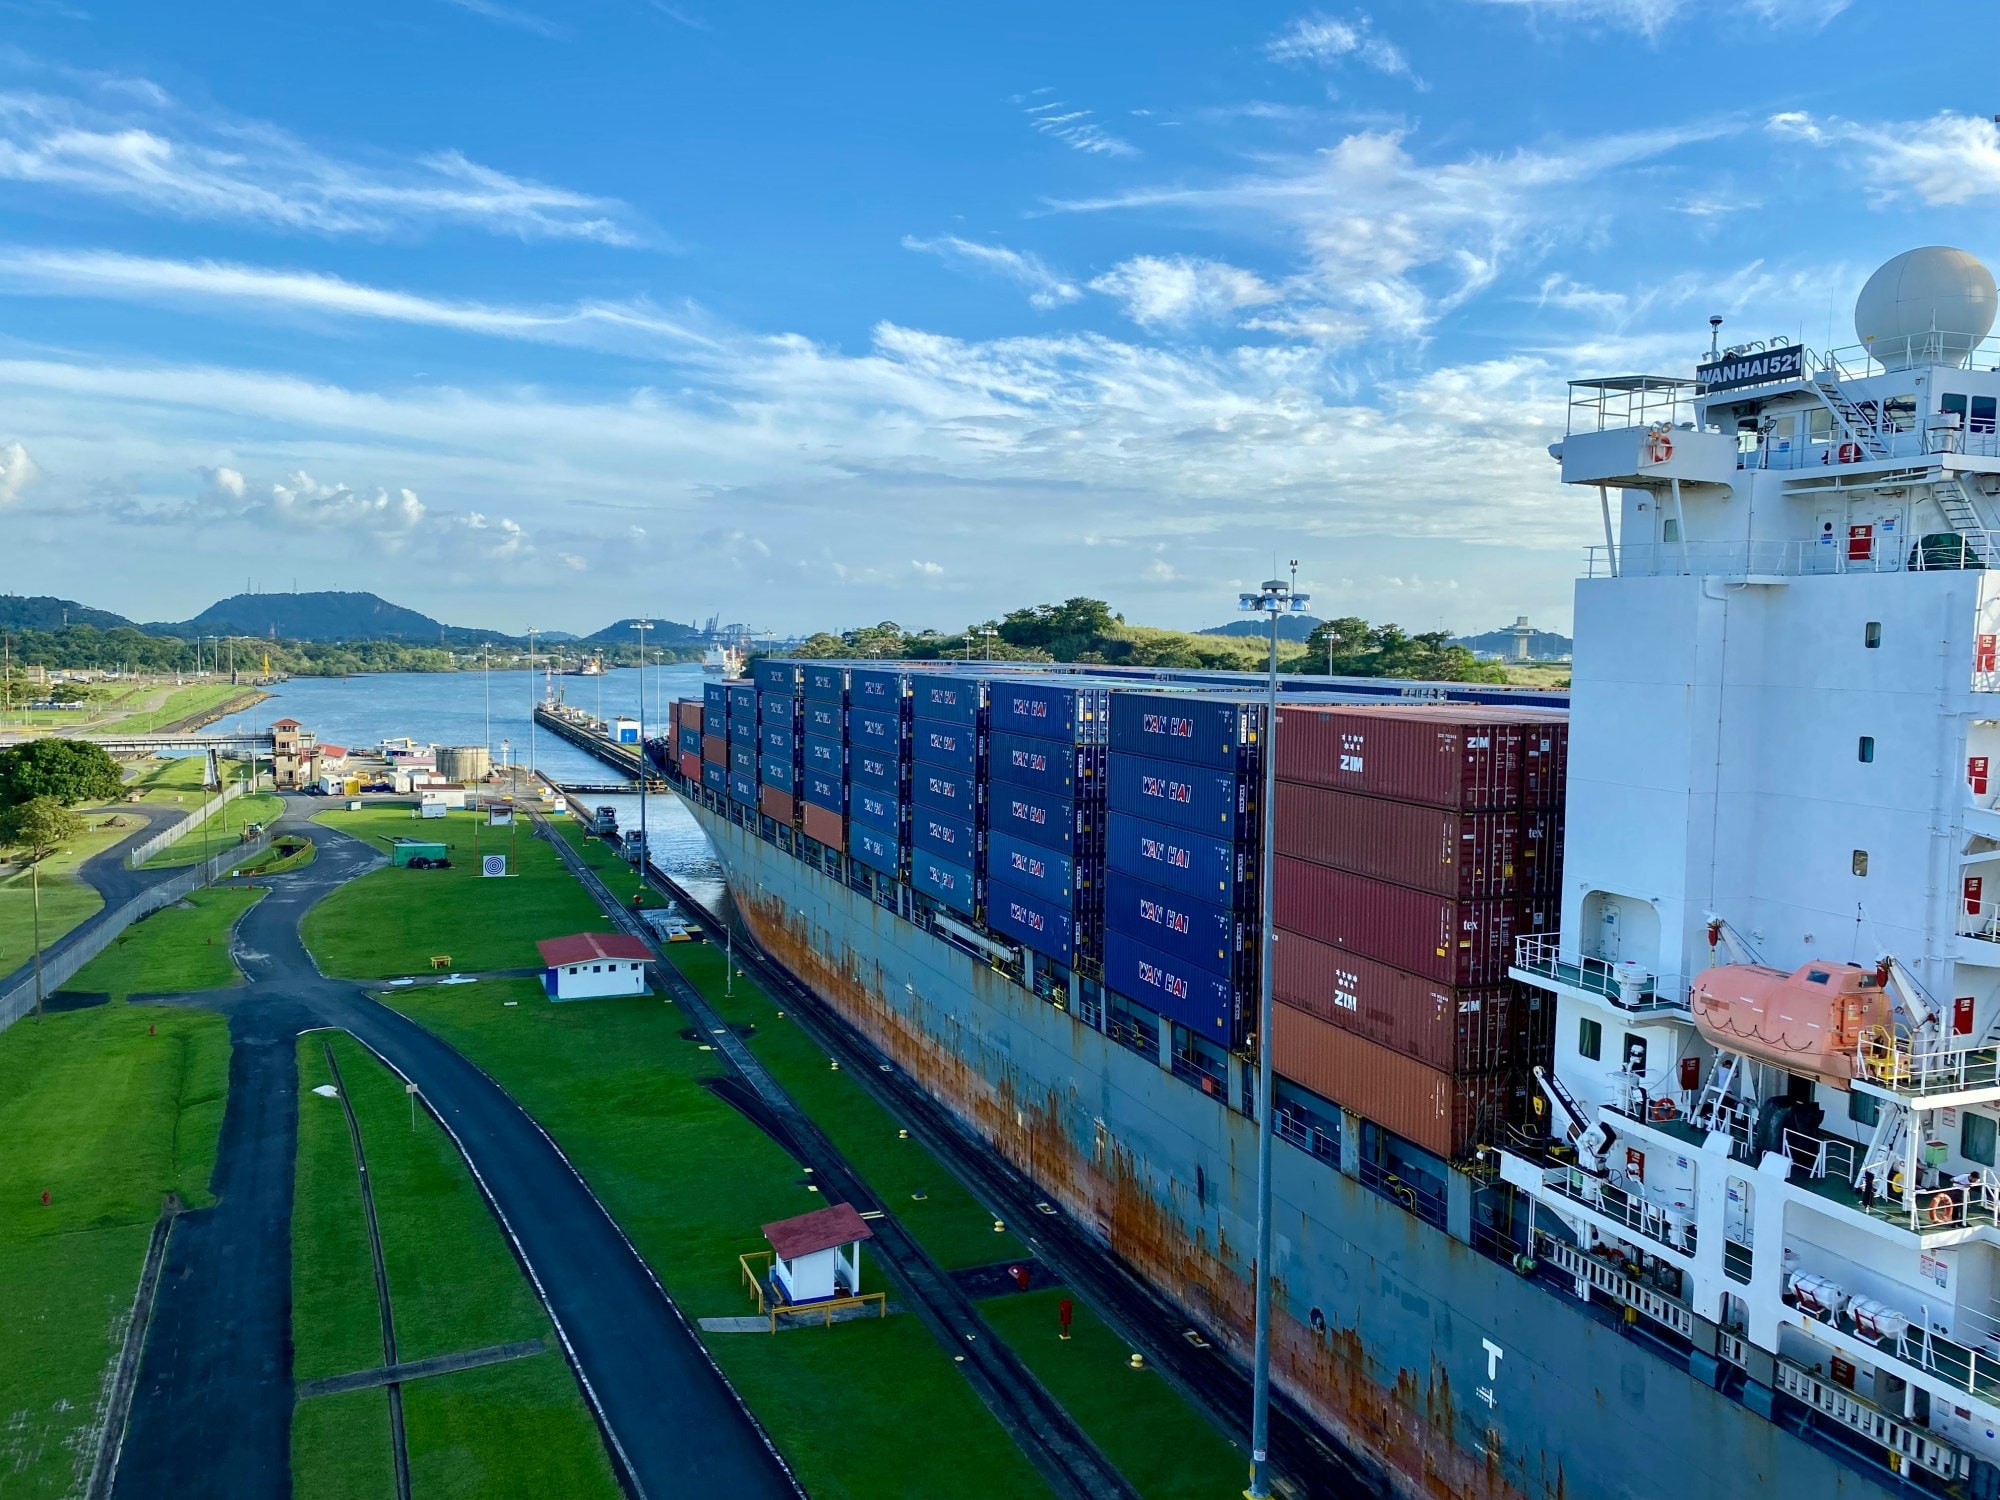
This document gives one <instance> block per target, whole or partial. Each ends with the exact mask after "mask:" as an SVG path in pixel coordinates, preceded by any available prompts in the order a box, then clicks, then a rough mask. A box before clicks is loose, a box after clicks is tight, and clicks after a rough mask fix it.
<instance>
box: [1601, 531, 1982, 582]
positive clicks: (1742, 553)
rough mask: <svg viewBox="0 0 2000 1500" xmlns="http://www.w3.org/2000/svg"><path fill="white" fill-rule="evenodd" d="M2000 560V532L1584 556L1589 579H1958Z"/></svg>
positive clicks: (1613, 550) (1604, 550)
mask: <svg viewBox="0 0 2000 1500" xmlns="http://www.w3.org/2000/svg"><path fill="white" fill-rule="evenodd" d="M1993 556H2000V532H1993V531H1989V530H1986V529H1985V528H1980V527H1973V528H1967V529H1964V530H1959V531H1939V532H1931V533H1926V534H1925V535H1924V536H1923V537H1922V538H1921V539H1919V540H1916V541H1911V540H1910V539H1909V538H1907V537H1906V538H1901V539H1890V540H1883V539H1880V538H1876V537H1874V536H1872V535H1871V536H1868V537H1859V536H1855V537H1849V536H1838V535H1833V536H1827V537H1824V538H1819V539H1815V538H1801V537H1792V538H1784V539H1780V538H1771V539H1769V540H1762V541H1702V542H1624V543H1621V544H1620V545H1618V546H1616V547H1612V546H1607V545H1605V544H1604V543H1602V542H1600V543H1598V544H1597V545H1596V546H1594V547H1586V548H1585V549H1584V576H1585V577H1586V578H1612V577H1625V578H1640V577H1643V578H1808V577H1819V576H1824V575H1831V574H1836V573H1955V572H1962V571H1964V570H1965V569H1967V568H1980V567H1984V566H1985V563H1984V562H1983V560H1982V559H1984V558H1987V557H1993Z"/></svg>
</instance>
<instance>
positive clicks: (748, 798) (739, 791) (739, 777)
mask: <svg viewBox="0 0 2000 1500" xmlns="http://www.w3.org/2000/svg"><path fill="white" fill-rule="evenodd" d="M729 797H730V800H731V801H733V802H741V803H742V804H743V805H744V806H745V807H755V806H756V805H757V778H756V777H755V776H745V775H743V774H742V773H741V772H740V771H731V772H730V773H729Z"/></svg>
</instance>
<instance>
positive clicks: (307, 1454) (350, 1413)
mask: <svg viewBox="0 0 2000 1500" xmlns="http://www.w3.org/2000/svg"><path fill="white" fill-rule="evenodd" d="M353 1170H354V1168H353V1163H352V1161H351V1160H350V1162H349V1164H348V1172H349V1174H350V1175H352V1173H353ZM364 1253H365V1252H364ZM373 1295H374V1294H373V1293H372V1292H371V1293H370V1296H373ZM407 1389H409V1388H408V1387H405V1390H407ZM408 1427H409V1421H408V1418H407V1416H406V1417H405V1419H404V1429H405V1432H406V1433H407V1431H408ZM395 1493H396V1459H395V1455H394V1453H393V1452H392V1451H391V1450H390V1447H389V1393H388V1392H387V1391H385V1390H382V1389H381V1388H380V1387H378V1388H376V1389H375V1390H372V1391H349V1392H348V1393H347V1394H346V1395H344V1396H315V1397H313V1398H312V1400H310V1401H301V1402H300V1403H299V1404H298V1405H297V1406H295V1407H293V1408H292V1497H293V1500H358V1497H361V1496H375V1495H383V1496H387V1495H393V1494H395Z"/></svg>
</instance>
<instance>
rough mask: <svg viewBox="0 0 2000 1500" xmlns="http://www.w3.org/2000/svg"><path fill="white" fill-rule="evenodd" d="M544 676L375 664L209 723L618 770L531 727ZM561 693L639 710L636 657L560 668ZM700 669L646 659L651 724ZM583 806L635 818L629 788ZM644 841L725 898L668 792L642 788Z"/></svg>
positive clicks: (280, 693) (696, 683)
mask: <svg viewBox="0 0 2000 1500" xmlns="http://www.w3.org/2000/svg"><path fill="white" fill-rule="evenodd" d="M545 682H546V679H545V678H544V677H543V676H542V674H540V673H530V672H519V671H515V672H492V673H486V672H381V673H372V674H368V675H365V676H359V677H295V678H293V679H292V680H291V681H289V682H285V683H281V684H279V685H278V686H277V687H275V688H272V689H270V690H269V691H270V694H271V696H270V697H269V698H268V699H266V700H265V701H264V702H262V703H259V704H258V705H257V706H256V707H254V708H251V709H247V710H245V711H244V712H243V713H239V714H232V715H231V716H230V717H229V718H226V719H224V720H222V721H221V722H220V723H219V724H217V725H216V726H214V727H215V728H217V729H222V730H230V729H242V730H257V729H263V728H265V727H267V726H268V725H269V724H270V723H271V721H272V720H274V719H282V718H287V717H290V718H294V719H297V720H298V721H299V722H300V723H301V724H303V725H305V726H306V728H308V729H310V730H312V731H313V732H314V733H315V734H317V735H318V736H319V738H320V740H321V742H322V743H324V744H334V745H345V746H346V747H347V748H348V749H350V750H370V749H373V748H374V747H375V746H377V745H379V744H380V743H381V742H382V741H383V740H385V739H395V738H400V737H403V736H408V737H409V738H410V739H413V740H415V741H417V743H418V744H432V745H485V746H486V747H487V748H488V749H490V750H491V751H492V753H493V758H494V760H495V761H499V760H501V759H503V758H505V759H506V760H509V761H511V762H513V763H514V764H517V765H532V766H533V767H534V768H535V769H537V770H541V771H545V772H547V773H548V774H549V775H550V776H552V777H553V778H554V779H555V780H557V781H559V782H571V781H575V782H607V781H616V780H618V779H619V777H618V773H617V772H615V771H613V770H612V769H611V768H610V767H609V766H607V765H605V764H604V763H603V762H601V761H599V760H598V759H597V758H596V757H594V756H592V755H589V754H587V753H585V752H584V751H582V750H579V749H577V748H576V747H575V746H574V745H571V744H569V743H568V742H567V741H565V740H559V739H557V738H556V737H555V736H554V735H553V734H550V733H549V732H548V731H547V730H545V729H538V728H535V727H534V726H533V724H532V721H531V719H530V717H529V715H530V710H531V709H532V707H533V705H534V703H535V702H536V701H537V700H538V699H539V698H540V697H541V694H542V690H543V687H544V685H545ZM555 685H556V687H557V689H558V691H560V692H561V693H562V694H563V695H564V696H565V697H566V698H567V699H568V701H569V702H571V703H573V704H575V705H576V706H577V707H579V708H582V709H586V710H588V711H589V712H591V713H593V714H598V713H602V714H616V713H625V714H629V715H631V716H632V717H634V718H638V717H641V715H640V712H639V710H640V703H639V690H640V673H639V671H638V669H637V668H633V667H620V668H613V669H611V670H609V671H607V672H605V673H604V675H603V676H601V677H558V678H557V679H555ZM701 686H702V672H701V668H700V667H699V666H698V665H696V664H694V663H682V664H677V665H674V666H661V667H649V668H647V669H646V672H645V692H646V705H645V708H646V712H645V714H644V716H643V717H644V721H645V725H646V732H647V734H649V735H661V734H665V733H666V732H667V705H668V704H669V703H670V702H672V701H673V700H674V699H676V698H699V697H701ZM584 800H585V801H587V803H588V804H589V805H590V806H591V807H593V808H594V807H598V806H600V805H602V806H609V807H614V808H616V809H617V811H618V826H619V827H620V828H624V829H633V828H637V827H639V826H640V807H639V801H640V799H639V798H638V797H637V796H629V797H628V796H609V795H607V796H590V797H587V798H585V799H584ZM645 803H646V807H645V828H646V834H647V841H648V843H649V844H650V846H651V848H652V851H653V863H654V864H655V865H657V866H658V867H659V868H660V869H661V870H662V871H664V872H665V873H666V874H667V875H669V876H671V877H672V878H673V879H674V880H675V881H677V882H678V883H679V884H681V885H682V886H684V887H685V888H686V889H687V891H688V892H689V894H691V895H692V896H694V897H695V898H696V899H697V900H699V901H701V902H703V903H704V904H706V905H710V906H716V905H717V904H718V903H720V902H722V901H723V900H724V887H723V882H722V867H721V866H720V865H719V864H718V863H717V862H716V858H715V851H714V850H713V849H712V848H710V847H709V843H708V839H707V836H706V835H704V834H703V833H702V831H701V826H700V825H699V824H698V823H696V822H695V820H694V818H693V817H692V816H691V815H690V814H689V813H688V810H687V808H686V807H685V806H683V805H682V803H681V800H680V798H678V797H676V796H673V795H671V794H662V795H658V796H649V797H647V798H646V799H645Z"/></svg>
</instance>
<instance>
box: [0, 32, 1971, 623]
mask: <svg viewBox="0 0 2000 1500" xmlns="http://www.w3.org/2000/svg"><path fill="white" fill-rule="evenodd" d="M0 23H4V24H0V203H4V205H5V209H4V213H0V588H6V589H8V590H11V591H14V592H19V593H44V592H54V593H62V594H67V595H70V596H72V597H76V598H80V599H83V600H85V601H87V602H90V603H93V604H97V605H100V606H104V607H109V608H114V609H119V610H122V611H124V612H126V613H129V614H133V615H136V616H139V617H142V618H179V617H183V616H185V615H187V614H190V613H192V612H194V611H195V610H196V609H198V608H200V607H201V606H202V605H204V604H206V603H207V602H208V601H209V600H211V599H212V598H214V597H216V596H218V595H221V594H224V593H229V592H233V591H235V590H237V589H239V588H241V587H243V585H244V583H245V581H246V580H255V581H256V583H257V584H258V585H259V586H261V587H263V588H266V589H282V588H288V587H290V586H292V583H293V580H294V579H296V581H297V585H298V587H300V588H366V589H373V590H375V591H376V592H379V593H382V594H384V595H386V596H388V597H390V598H393V599H396V600H397V601H399V602H403V603H407V604H411V605H414V606H416V607H419V608H423V609H426V610H428V611H430V612H432V613H434V614H437V615H440V616H442V617H444V618H446V619H449V620H451V621H453V622H454V623H464V624H470V625H487V626H492V627H495V628H502V629H509V630H519V629H521V628H524V627H525V625H526V624H528V623H530V622H532V623H534V624H536V625H538V626H542V627H550V628H558V627H559V628H567V629H574V630H589V629H594V628H596V627H597V626H599V625H601V624H603V623H605V622H607V621H609V620H610V619H612V618H614V617H617V616H620V615H626V614H632V613H638V612H647V613H655V614H662V615H666V616H668V617H672V618H679V619H686V618H689V617H692V616H696V615H702V616H705V615H706V614H708V613H709V612H710V611H711V610H716V609H719V610H721V611H722V612H723V613H724V615H725V617H729V618H743V619H750V620H754V621H756V622H758V623H762V624H765V625H768V626H771V627H775V628H778V629H781V630H789V629H803V628H816V627H825V626H842V625H852V624H857V623H864V622H872V621H875V620H879V619H884V618H893V619H897V620H900V621H902V622H904V623H905V624H910V625H938V626H944V627H955V626H958V625H961V624H963V623H965V622H966V621H968V620H974V619H979V618H983V617H985V616H987V615H989V614H992V613H994V612H997V611H999V610H1002V609H1005V608H1009V607H1013V606H1016V605H1020V604H1024V603H1032V602H1037V601H1041V600H1052V599H1058V598H1062V597H1066V596H1068V595H1071V594H1077V593H1087V594H1093V595H1097V596H1100V597H1103V598H1107V599H1109V600H1110V601H1111V602H1112V603H1113V605H1114V607H1116V608H1118V609H1120V610H1122V611H1124V612H1125V613H1126V615H1127V616H1128V618H1131V619H1134V620H1140V621H1145V622H1149V623H1156V624H1168V625H1199V624H1204V623H1213V622H1215V621H1218V620H1221V619H1224V618H1226V617H1227V616H1228V614H1229V612H1230V605H1231V603H1232V601H1233V600H1234V597H1235V593H1236V590H1237V589H1238V588H1239V586H1240V585H1241V584H1243V583H1244V582H1246V581H1251V582H1254V581H1255V580H1256V579H1257V578H1260V577H1262V576H1265V572H1266V569H1267V567H1268V565H1269V562H1270V560H1271V558H1272V557H1273V556H1274V555H1275V556H1278V557H1280V558H1288V557H1297V558H1299V559H1300V561H1301V575H1302V580H1303V581H1304V583H1305V585H1306V586H1308V587H1310V588H1311V589H1312V590H1313V591H1314V594H1315V601H1314V602H1315V608H1316V609H1318V610H1322V611H1325V610H1337V611H1339V612H1342V613H1349V612H1351V613H1358V614H1363V615H1367V616H1370V617H1374V618H1381V619H1394V620H1397V621H1400V622H1402V623H1404V624H1406V625H1408V626H1410V627H1412V628H1419V629H1427V628H1433V627H1435V626H1438V625H1446V626H1449V627H1452V628H1455V629H1456V628H1466V629H1480V628H1488V627H1491V626H1493V625H1495V624H1498V623H1501V622H1503V621H1506V620H1511V619H1512V618H1513V616H1514V615H1516V614H1520V613H1526V614H1529V615H1530V616H1532V617H1534V618H1535V619H1536V620H1537V621H1538V622H1547V623H1549V624H1551V625H1555V626H1559V627H1560V626H1564V625H1565V624H1566V622H1567V620H1568V618H1569V595H1570V582H1571V579H1572V578H1573V577H1574V576H1575V573H1576V571H1577V567H1578V563H1579V560H1580V557H1581V549H1582V547H1583V546H1584V545H1586V544H1587V543H1588V542H1589V541H1591V540H1592V528H1593V526H1594V525H1595V522H1596V506H1595V504H1594V502H1593V501H1591V500H1590V498H1589V497H1587V496H1582V495H1565V494H1563V493H1562V492H1561V491H1560V488H1559V486H1558V485H1557V484H1556V482H1555V466H1554V464H1553V463H1551V461H1550V460H1549V459H1548V457H1547V454H1546V451H1545V450H1546V446H1547V444H1548V443H1549V442H1550V441H1551V440H1552V439H1553V438H1554V437H1556V436H1559V435H1560V432H1561V425H1562V417H1563V385H1562V382H1563V381H1564V380H1565V379H1568V378H1571V377H1573V376H1578V375H1589V374H1604V373H1612V372H1625V371H1631V370H1645V371H1657V372H1667V373H1674V372H1685V371H1686V370H1687V369H1688V368H1689V367H1690V366H1691V364H1692V363H1693V360H1694V358H1695V356H1696V355H1697V354H1698V353H1700V352H1701V351H1702V350H1703V349H1704V348H1705V347H1706V342H1707V326H1706V323H1707V318H1708V316H1709V315H1710V314H1711V313H1720V314H1722V315H1723V316H1724V317H1725V318H1727V319H1728V322H1727V324H1726V325H1725V336H1728V335H1735V336H1738V337H1759V336H1766V335H1770V334H1775V333H1783V334H1786V335H1789V336H1793V337H1799V336H1803V338H1804V339H1805V341H1806V342H1807V343H1808V344H1810V345H1812V346H1814V347H1815V348H1824V347H1826V346H1827V344H1828V342H1829V338H1830V339H1831V342H1832V343H1833V344H1834V345H1843V344H1849V343H1852V342H1853V341H1854V335H1853V331H1852V321H1851V312H1852V305H1853V297H1854V293H1855V291H1856V290H1857V289H1858V288H1859V286H1860V283H1861V282H1862V280H1864V279H1865V277H1866V275H1867V273H1868V272H1869V271H1870V270H1871V269H1872V268H1873V267H1874V266H1875V265H1876V264H1878V263H1879V262H1880V261H1882V260H1884V259H1886V258H1887V257H1888V256H1890V255H1892V254H1894V253H1896V252H1897V251H1900V250H1903V249H1906V248H1909V247H1911V246H1913V245H1919V244H1928V243H1942V244H1954V245H1960V246H1963V247H1964V248H1966V249H1969V250H1972V251H1974V252H1975V253H1979V254H1985V255H1990V256H2000V236H1996V234H1995V229H1996V227H2000V214H1996V211H1995V210H1996V204H2000V134H1996V128H1995V126H1994V124H1993V121H1992V118H1991V114H1992V111H1993V109H1994V108H1995V106H1996V103H1997V102H2000V96H1995V95H1994V94H1993V93H1992V90H1991V88H1990V86H1986V85H1984V84H1983V82H1982V80H1984V79H1985V78H1986V77H1987V75H1988V74H1990V72H1991V68H1990V64H1991V62H1992V60H1993V51H1994V47H1993V31H1992V26H1991V17H1990V14H1989V13H1988V12H1987V10H1986V9H1985V8H1984V7H1980V6H1967V5H1963V4H1960V5H1956V6H1950V7H1947V6H1932V5H1928V4H1903V5H1894V6H1891V5H1887V4H1881V3H1852V4H1843V3H1841V0H1729V3H1709V0H1409V3H1404V4H1397V5H1380V6H1377V7H1375V8H1374V9H1371V10H1367V11H1362V10H1355V9H1348V8H1344V7H1332V8H1328V9H1323V10H1313V9H1301V8H1299V7H1297V6H1291V5H1254V4H1234V5H1228V6H1223V5H1202V6H1197V5H1189V4H1184V3H1152V4H1147V5H1144V6H1139V5H1111V4H1101V5H1093V6H1077V5H1074V4H1068V5H1057V4H1043V3H1018V0H1017V3H1013V4H1009V5H1007V6H1004V7H964V6H939V5H935V4H930V5H916V4H912V5H907V6H890V5H874V6H841V7H829V6H785V5H763V6H756V7H750V6H731V7H724V6H721V5H717V4H713V3H705V0H685V3H682V0H674V3H671V4H669V3H666V0H566V3H563V4H560V5H558V4H555V3H553V0H395V3H382V0H344V3H342V4H339V5H335V4H331V3H325V0H296V3H289V4H286V5H282V6H269V5H255V6H253V5H248V4H241V3H230V4H224V3H210V4H198V5H187V6H162V5H158V4H151V5H139V4H127V5H111V4H99V3H96V0H0ZM1913 37H1922V38H1924V39H1925V44H1924V45H1922V46H1913V45H1912V44H1911V39H1912V38H1913Z"/></svg>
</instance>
